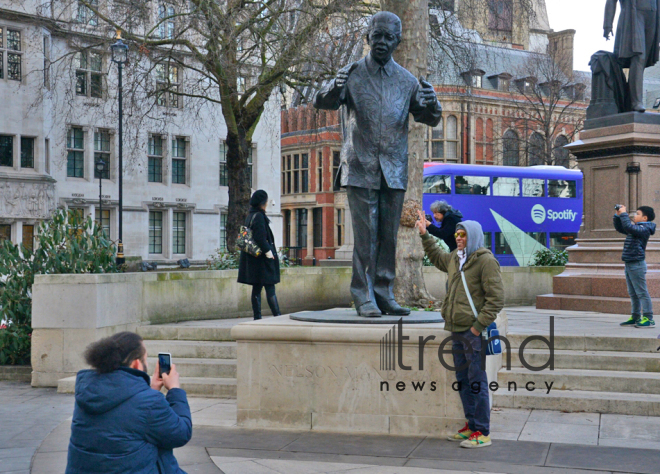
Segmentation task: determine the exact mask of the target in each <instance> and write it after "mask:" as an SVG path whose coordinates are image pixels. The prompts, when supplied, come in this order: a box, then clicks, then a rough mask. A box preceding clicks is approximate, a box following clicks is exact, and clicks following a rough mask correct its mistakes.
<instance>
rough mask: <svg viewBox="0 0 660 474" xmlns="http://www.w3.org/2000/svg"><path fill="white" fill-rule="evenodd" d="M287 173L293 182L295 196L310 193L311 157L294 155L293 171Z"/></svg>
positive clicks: (304, 154)
mask: <svg viewBox="0 0 660 474" xmlns="http://www.w3.org/2000/svg"><path fill="white" fill-rule="evenodd" d="M288 158H290V157H288ZM287 173H288V177H289V179H291V180H292V181H293V194H298V193H306V192H309V155H308V154H307V153H303V154H301V155H293V169H292V170H291V171H289V170H287ZM289 187H291V186H289ZM287 190H288V188H287Z"/></svg>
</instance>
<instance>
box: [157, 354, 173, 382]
mask: <svg viewBox="0 0 660 474" xmlns="http://www.w3.org/2000/svg"><path fill="white" fill-rule="evenodd" d="M170 369H172V354H170V353H169V352H160V353H158V375H160V376H162V375H163V374H169V373H170Z"/></svg>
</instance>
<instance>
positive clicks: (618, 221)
mask: <svg viewBox="0 0 660 474" xmlns="http://www.w3.org/2000/svg"><path fill="white" fill-rule="evenodd" d="M653 219H655V212H654V211H653V208H652V207H649V206H641V207H639V208H638V209H637V212H636V213H635V215H633V216H632V217H630V216H628V213H627V212H626V207H625V206H620V207H619V208H618V209H617V211H616V214H615V215H614V228H615V229H616V230H617V231H618V232H621V233H622V234H626V242H625V244H624V246H623V254H622V255H621V260H623V261H624V262H625V264H626V283H627V285H628V294H629V295H630V301H631V303H632V316H631V317H630V319H628V321H626V322H623V323H621V326H635V327H636V328H649V327H653V326H655V321H653V306H652V304H651V295H649V290H648V288H647V287H646V260H645V259H646V244H647V242H648V241H649V238H650V237H651V236H652V235H653V234H655V223H653V222H651V221H653Z"/></svg>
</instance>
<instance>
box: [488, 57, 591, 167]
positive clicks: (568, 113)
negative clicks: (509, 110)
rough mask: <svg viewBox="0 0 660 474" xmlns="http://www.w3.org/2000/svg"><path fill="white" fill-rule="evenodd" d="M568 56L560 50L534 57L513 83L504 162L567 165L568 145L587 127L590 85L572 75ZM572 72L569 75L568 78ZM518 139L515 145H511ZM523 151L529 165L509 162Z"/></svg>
mask: <svg viewBox="0 0 660 474" xmlns="http://www.w3.org/2000/svg"><path fill="white" fill-rule="evenodd" d="M569 59H570V58H569V56H568V55H564V54H562V53H561V52H560V51H549V52H548V54H532V55H530V56H529V58H528V60H527V61H526V63H525V64H524V65H523V66H522V67H521V68H520V69H519V70H517V71H515V72H516V80H515V81H513V83H512V84H511V90H510V92H509V94H510V104H511V106H512V107H513V108H514V114H513V116H512V117H506V118H505V119H504V128H505V129H510V131H512V132H513V133H515V134H516V136H514V135H513V134H511V133H509V134H508V135H507V134H506V133H505V134H504V138H503V143H502V146H501V147H498V148H500V149H501V150H502V153H503V162H504V164H505V165H507V164H515V165H527V166H533V165H561V166H566V167H569V164H570V162H569V154H568V151H567V150H565V149H564V146H565V145H567V144H568V143H570V142H572V141H573V139H574V138H575V136H576V135H577V134H578V133H579V132H580V130H581V129H582V127H583V122H584V118H585V111H586V106H587V104H586V102H585V93H586V90H587V84H585V83H584V82H583V81H584V78H583V77H582V76H580V75H574V74H573V73H572V64H570V65H569V64H567V62H568V61H569ZM569 72H570V74H569ZM512 140H517V143H516V142H514V141H512ZM515 147H518V148H517V149H518V150H520V151H522V152H524V155H525V158H526V160H525V162H524V163H523V162H519V163H513V162H509V161H510V160H511V158H512V157H513V155H511V156H508V155H507V153H508V152H509V151H515V150H516V148H515Z"/></svg>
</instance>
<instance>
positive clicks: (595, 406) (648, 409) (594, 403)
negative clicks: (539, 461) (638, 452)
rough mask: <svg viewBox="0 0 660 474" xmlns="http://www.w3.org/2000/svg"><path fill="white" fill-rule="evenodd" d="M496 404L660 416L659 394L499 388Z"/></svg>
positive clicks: (569, 411) (566, 411)
mask: <svg viewBox="0 0 660 474" xmlns="http://www.w3.org/2000/svg"><path fill="white" fill-rule="evenodd" d="M493 406H495V407H500V408H524V409H538V410H558V411H562V412H565V413H578V412H587V413H608V414H617V415H639V416H660V395H655V394H646V393H643V394H638V393H618V392H596V391H573V390H553V391H552V392H550V394H549V395H546V393H545V391H541V390H536V391H534V392H528V391H527V390H525V388H524V387H523V388H522V390H520V387H519V388H518V391H517V392H513V391H512V392H507V391H503V390H501V389H500V390H498V391H497V392H495V393H493Z"/></svg>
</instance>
